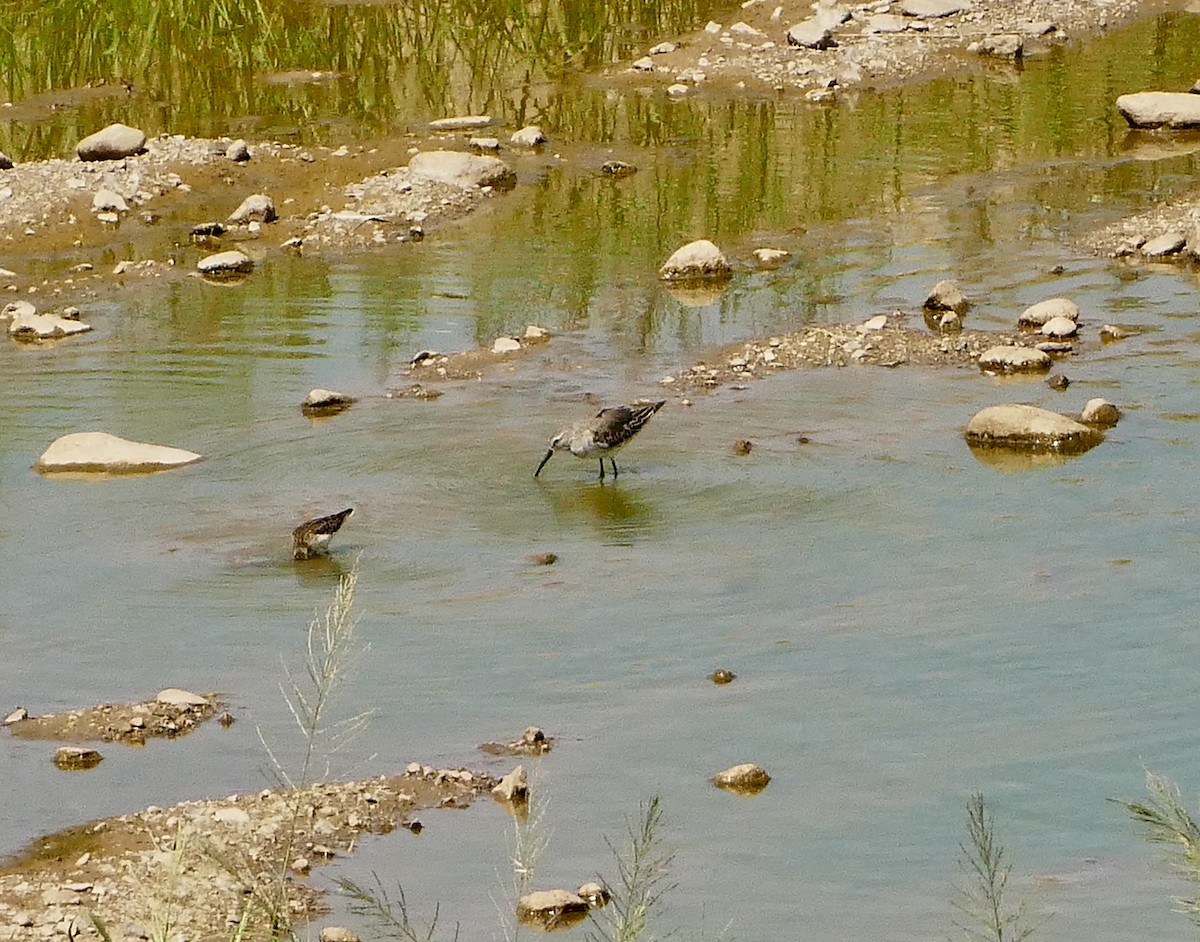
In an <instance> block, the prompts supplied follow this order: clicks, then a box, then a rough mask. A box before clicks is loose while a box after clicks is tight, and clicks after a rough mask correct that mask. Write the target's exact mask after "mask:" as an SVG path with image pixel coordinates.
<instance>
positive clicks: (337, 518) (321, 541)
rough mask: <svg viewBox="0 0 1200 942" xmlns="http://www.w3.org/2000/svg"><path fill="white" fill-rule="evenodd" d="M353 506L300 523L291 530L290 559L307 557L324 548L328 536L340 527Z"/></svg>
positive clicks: (328, 538)
mask: <svg viewBox="0 0 1200 942" xmlns="http://www.w3.org/2000/svg"><path fill="white" fill-rule="evenodd" d="M352 513H354V508H353V507H347V508H346V509H345V510H342V511H339V512H338V513H335V514H329V515H328V516H326V517H317V519H316V520H309V521H308V522H307V523H302V524H300V526H298V527H296V529H295V530H293V531H292V559H309V558H311V557H313V556H316V555H317V554H318V553H320V552H322V551H323V550H325V549H326V548H327V547H328V545H329V540H330V538H331V537H332V536H333V535H334V534H335V533H337V532H338V530H340V529H341V528H342V524H343V523H345V522H346V518H347V517H349V516H350V515H351V514H352Z"/></svg>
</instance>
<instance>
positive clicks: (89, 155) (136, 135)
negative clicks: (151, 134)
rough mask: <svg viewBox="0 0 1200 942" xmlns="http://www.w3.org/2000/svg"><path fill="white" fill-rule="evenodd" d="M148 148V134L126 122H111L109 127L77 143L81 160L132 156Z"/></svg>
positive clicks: (77, 150) (116, 158)
mask: <svg viewBox="0 0 1200 942" xmlns="http://www.w3.org/2000/svg"><path fill="white" fill-rule="evenodd" d="M145 149H146V135H145V134H144V133H143V132H141V131H139V130H138V129H137V128H131V127H129V126H128V125H125V124H110V125H109V126H108V127H106V128H104V129H102V130H100V131H97V132H96V133H95V134H89V135H88V136H87V137H85V138H84V139H83V140H82V141H80V142H79V143H78V144H77V145H75V153H76V154H77V155H78V156H79V159H80V160H89V161H91V160H120V159H121V158H122V157H132V156H133V155H134V154H140V153H141V152H142V151H144V150H145Z"/></svg>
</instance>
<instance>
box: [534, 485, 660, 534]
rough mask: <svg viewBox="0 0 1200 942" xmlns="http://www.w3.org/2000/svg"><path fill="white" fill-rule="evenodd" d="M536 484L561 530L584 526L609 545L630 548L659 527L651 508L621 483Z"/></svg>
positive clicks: (655, 511)
mask: <svg viewBox="0 0 1200 942" xmlns="http://www.w3.org/2000/svg"><path fill="white" fill-rule="evenodd" d="M538 484H539V490H540V491H541V493H542V496H543V497H545V498H546V501H547V503H548V504H549V505H550V510H551V511H552V513H553V514H554V519H555V522H556V523H557V524H558V525H559V526H560V527H562V528H563V529H567V530H575V529H578V528H579V526H580V524H586V525H587V526H589V527H591V528H592V529H593V530H595V532H596V533H598V534H599V535H600V537H601V540H602V542H604V543H605V544H608V545H613V546H632V545H633V544H634V542H635V541H637V540H639V539H642V538H645V537H647V536H650V535H651V534H652V533H654V532H655V531H656V530H658V528H659V526H660V524H661V518H660V515H659V513H658V511H657V510H656V509H655V508H654V506H653V505H652V504H650V503H649V502H647V501H646V500H644V499H642V498H641V497H639V496H637V494H636V492H633V493H631V492H630V490H629V485H626V484H622V483H620V482H614V481H607V480H606V481H591V482H588V483H574V484H561V483H554V484H547V483H543V482H542V481H541V480H540V479H539V482H538Z"/></svg>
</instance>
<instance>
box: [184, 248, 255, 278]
mask: <svg viewBox="0 0 1200 942" xmlns="http://www.w3.org/2000/svg"><path fill="white" fill-rule="evenodd" d="M196 268H197V269H199V271H200V274H202V275H204V277H205V278H214V279H217V280H220V279H224V278H235V277H237V276H238V275H246V274H249V273H250V272H252V271H254V261H253V259H251V258H250V256H249V255H247V254H246V253H245V252H239V251H238V250H237V249H230V250H229V251H228V252H217V253H216V254H215V255H208V256H205V257H204V258H202V259H200V261H199V262H197V263H196Z"/></svg>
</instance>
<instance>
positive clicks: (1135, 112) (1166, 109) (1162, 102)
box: [1117, 92, 1200, 129]
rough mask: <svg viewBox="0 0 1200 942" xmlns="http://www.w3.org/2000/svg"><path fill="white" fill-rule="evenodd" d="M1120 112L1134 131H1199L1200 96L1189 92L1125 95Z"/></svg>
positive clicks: (1118, 100) (1119, 104) (1118, 105)
mask: <svg viewBox="0 0 1200 942" xmlns="http://www.w3.org/2000/svg"><path fill="white" fill-rule="evenodd" d="M1117 110H1118V111H1119V112H1121V116H1122V117H1123V118H1124V119H1125V120H1126V121H1128V122H1129V126H1130V127H1134V128H1173V129H1179V128H1200V95H1193V94H1191V93H1190V92H1135V93H1133V94H1132V95H1122V96H1121V97H1120V98H1118V99H1117Z"/></svg>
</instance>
